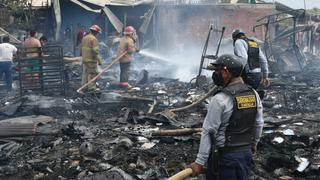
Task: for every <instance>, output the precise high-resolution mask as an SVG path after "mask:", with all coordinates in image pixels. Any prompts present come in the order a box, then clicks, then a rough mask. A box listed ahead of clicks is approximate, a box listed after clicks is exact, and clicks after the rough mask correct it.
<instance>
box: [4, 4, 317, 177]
mask: <svg viewBox="0 0 320 180" xmlns="http://www.w3.org/2000/svg"><path fill="white" fill-rule="evenodd" d="M5 2H11V1H5ZM36 2H38V1H36ZM39 2H40V1H39ZM39 2H38V3H39ZM41 2H42V1H41ZM115 2H117V3H115ZM146 2H147V1H144V0H136V1H124V0H115V1H113V2H111V1H110V5H106V4H103V2H101V1H92V2H91V1H86V0H76V1H65V0H60V1H59V0H54V1H46V3H47V4H46V7H44V6H43V5H42V6H41V8H40V7H38V8H39V9H37V8H35V7H33V6H32V4H30V5H28V6H22V7H19V9H18V10H19V12H15V10H14V9H13V8H12V6H14V4H11V3H10V4H8V5H6V4H5V3H0V14H8V12H10V13H11V14H8V15H6V16H3V17H2V18H0V25H1V26H3V27H5V28H6V29H9V30H10V32H11V33H13V34H10V33H9V32H7V31H5V30H4V29H2V28H0V36H6V35H8V36H10V42H11V43H14V44H15V45H16V46H17V47H18V53H17V55H16V57H15V58H16V59H14V66H13V71H14V72H13V75H14V82H13V91H12V92H10V93H7V92H5V91H2V85H3V84H0V88H1V89H0V179H9V180H10V179H14V180H16V179H34V180H38V179H54V180H56V179H61V180H64V179H83V180H100V179H101V180H105V179H107V180H108V179H116V180H124V179H125V180H131V179H132V180H133V179H141V180H150V179H160V180H162V179H168V178H169V177H172V176H173V175H175V174H176V173H178V172H180V171H182V170H184V169H185V168H186V166H187V165H188V164H190V163H192V162H193V161H194V160H195V159H196V155H197V153H198V150H199V141H200V138H201V132H202V124H203V121H204V118H205V116H206V113H207V108H208V104H209V102H210V98H211V96H212V95H213V94H214V93H215V92H217V91H219V90H221V89H220V87H218V86H215V85H214V84H213V83H212V79H211V75H212V69H210V68H209V66H210V62H212V60H216V59H217V58H218V57H219V56H220V55H222V54H225V53H230V52H233V50H231V49H232V48H233V47H232V43H234V42H233V40H232V39H230V38H229V36H230V35H231V34H230V33H231V30H232V28H233V27H238V26H239V24H236V23H235V24H231V21H234V19H230V17H231V18H232V17H236V18H239V19H245V20H246V21H248V24H246V25H245V26H246V27H245V28H246V29H245V30H246V31H248V34H251V32H249V29H250V30H251V26H252V25H254V24H255V23H257V22H258V25H256V26H254V27H253V29H254V30H253V31H255V28H257V29H258V28H259V27H260V28H262V31H261V32H260V31H259V32H258V30H257V32H254V33H253V34H252V35H254V36H256V35H257V38H260V39H263V36H264V38H265V39H264V40H263V41H260V40H259V45H263V46H264V49H263V50H264V52H265V53H266V55H267V57H268V60H269V62H268V63H269V65H270V68H271V74H270V80H271V85H270V86H269V87H268V88H267V89H266V97H265V98H264V100H263V101H262V104H263V109H264V114H263V116H264V127H263V133H262V138H261V140H260V142H259V144H258V149H257V152H256V154H255V155H254V162H253V163H254V164H253V166H252V169H251V173H250V179H252V180H255V179H257V180H264V179H268V180H269V179H282V180H291V179H319V177H320V169H319V168H320V136H319V134H320V130H319V124H320V119H319V115H320V114H319V111H320V106H319V102H320V91H319V88H320V58H319V54H317V53H318V50H317V47H316V46H315V45H314V42H313V41H314V40H313V39H314V37H313V36H315V35H317V33H318V35H319V33H320V31H319V32H316V31H317V29H319V28H316V27H315V24H311V23H310V24H309V22H307V21H305V18H306V17H308V16H310V17H309V18H310V21H311V18H315V17H318V15H312V14H308V12H306V10H303V9H300V10H289V11H288V10H279V4H278V3H276V4H277V5H275V3H273V4H272V3H269V4H268V3H265V2H262V3H261V4H259V3H257V4H255V3H253V4H247V3H240V5H235V4H228V3H229V1H223V3H222V4H217V3H216V2H215V1H214V3H212V2H213V1H212V2H209V1H184V0H179V1H163V2H161V1H159V2H158V4H156V3H155V4H153V3H152V4H151V3H150V2H152V1H148V2H147V3H146ZM239 2H240V1H239ZM241 2H242V1H241ZM252 2H253V1H252ZM259 2H260V1H259ZM31 3H32V1H31ZM48 3H49V4H50V5H49V4H48ZM140 3H141V4H140ZM149 3H150V4H149ZM224 3H226V4H224ZM230 3H231V1H230ZM101 4H102V5H101ZM9 5H10V6H9ZM29 6H30V7H29ZM277 8H278V9H277ZM280 8H284V7H282V6H280ZM285 8H286V7H285ZM24 9H28V12H27V13H22V12H24ZM276 10H277V11H281V12H280V13H278V12H277V13H276V14H271V13H273V12H275V11H276ZM2 11H3V12H4V13H3V12H2ZM20 11H21V12H20ZM251 13H252V14H254V15H252V17H254V18H253V19H251V17H250V18H249V17H248V14H251ZM270 14H271V15H270ZM265 15H266V16H265ZM7 16H8V17H7ZM258 16H259V18H261V19H260V20H258V21H257V18H258ZM260 16H261V17H260ZM75 17H76V18H75ZM120 17H121V18H120ZM122 17H123V18H124V19H122ZM213 17H214V18H213ZM5 18H7V19H9V18H10V21H12V22H11V24H10V25H9V24H8V23H5V22H4V20H2V19H5ZM78 18H79V19H81V21H80V22H81V23H83V24H81V23H79V24H77V25H76V24H75V23H76V21H79V19H78ZM1 20H2V21H1ZM205 20H208V21H205ZM284 20H288V21H285V22H283V21H284ZM24 21H26V22H24ZM109 21H110V22H109ZM122 21H123V22H122ZM180 21H183V22H180ZM239 21H240V20H239ZM241 21H242V20H241ZM263 21H265V22H263ZM51 22H55V23H51ZM226 22H227V23H226ZM93 23H98V24H99V23H101V24H99V25H101V27H103V28H102V29H103V30H102V31H103V33H102V34H101V35H100V37H99V38H97V39H98V42H99V43H98V44H99V45H98V46H99V48H100V52H99V53H100V54H101V55H102V59H103V62H102V63H101V64H102V66H100V67H98V68H99V69H98V71H99V72H102V71H103V74H101V76H100V75H99V74H98V76H99V79H98V81H97V82H96V85H97V86H98V88H99V89H98V90H97V89H96V91H94V90H93V91H90V90H89V91H87V92H83V91H79V89H81V88H80V84H81V85H83V83H82V82H81V81H82V77H81V76H82V75H83V74H84V72H83V71H84V70H83V57H80V56H81V54H80V47H81V46H80V44H79V43H78V39H77V38H78V35H79V32H80V35H81V36H85V35H84V34H86V33H85V32H84V31H81V30H84V29H85V28H87V27H88V26H91V25H93ZM224 23H225V24H224ZM228 23H229V24H228ZM243 23H244V22H243ZM312 23H313V22H312ZM25 24H28V27H21V26H27V25H25ZM127 24H128V25H129V24H133V25H134V26H135V28H137V31H138V32H136V33H138V34H140V35H141V36H139V37H138V39H135V40H134V41H135V42H137V44H138V46H139V45H141V47H135V48H137V49H136V51H137V52H136V53H132V54H134V55H133V56H135V58H136V59H135V60H134V61H133V63H132V67H131V68H132V69H131V72H130V82H127V85H128V83H130V84H131V85H133V87H130V88H129V86H127V88H124V87H121V85H120V84H121V83H120V84H119V79H120V75H119V74H120V71H121V70H120V67H119V66H120V65H119V64H117V63H114V62H116V60H117V58H118V57H117V56H118V55H117V53H116V51H117V50H116V49H117V48H118V47H117V46H118V45H119V41H120V40H119V39H120V34H121V33H123V32H122V31H123V30H124V28H125V25H127ZM209 24H210V26H209V34H208V36H207V39H206V43H205V46H204V49H203V52H202V56H201V54H200V53H201V49H200V48H201V47H202V46H203V40H205V36H206V34H205V32H207V30H208V25H209ZM230 24H231V25H230ZM140 25H141V26H140ZM29 26H30V27H29ZM33 26H34V27H36V26H37V27H40V28H39V30H40V31H42V32H44V33H45V34H42V35H48V36H49V37H50V38H49V39H50V43H49V45H47V46H44V47H43V48H39V49H38V50H37V51H36V52H37V53H38V54H41V55H39V59H40V60H39V62H40V64H41V70H39V71H35V72H30V71H29V69H28V68H29V67H30V64H28V60H30V57H28V56H27V55H26V54H28V53H30V52H28V50H29V49H28V48H24V47H22V44H21V41H20V40H22V39H23V38H26V37H27V36H28V35H26V33H27V31H29V30H31V29H29V28H33ZM76 26H77V27H76ZM86 26H87V27H86ZM139 26H140V28H138V27H139ZM149 26H150V27H149ZM167 26H170V28H167ZM92 27H93V26H91V27H90V30H89V31H91V30H92V29H91V28H92ZM98 27H99V26H98ZM148 27H149V28H148ZM182 27H183V28H182ZM195 27H196V28H195ZM26 28H28V29H26ZM77 28H78V29H77ZM263 28H265V29H264V30H263ZM98 29H99V28H98ZM76 31H79V32H76ZM100 31H101V29H100ZM81 33H83V34H81ZM91 33H92V32H91ZM224 33H226V34H224ZM25 35H26V36H25ZM74 35H76V37H75V36H74ZM210 35H211V36H210ZM262 35H263V36H262ZM184 36H186V37H188V38H185V37H184ZM227 36H228V37H227ZM51 38H52V39H51ZM82 38H83V37H82ZM255 38H256V37H255ZM106 39H107V41H106ZM181 39H187V40H185V41H183V42H180V41H181ZM200 39H201V41H200ZM212 40H213V41H214V42H211V41H212ZM139 41H141V42H140V43H139ZM257 41H258V39H257ZM80 42H81V41H80ZM200 46H201V47H200ZM212 46H214V47H212ZM215 46H217V47H215ZM220 46H221V48H220ZM199 47H200V48H199ZM138 48H141V49H138ZM207 49H208V51H207ZM219 49H220V53H219ZM138 50H139V53H138ZM313 51H315V52H313ZM222 52H223V53H222ZM124 54H127V52H125V53H124ZM200 57H201V58H200ZM199 59H200V68H199V74H198V76H197V77H193V78H192V79H191V78H189V77H190V76H193V75H196V71H197V68H198V67H195V66H198V64H199V62H198V60H199ZM113 63H114V64H113ZM194 63H195V64H196V65H195V64H194ZM111 65H113V66H111ZM189 66H191V67H189ZM188 68H190V69H192V72H186V71H185V70H186V69H188ZM181 69H182V70H183V71H181V72H180V70H181ZM179 73H181V74H182V75H181V74H180V77H179V78H180V79H179V78H177V76H176V75H177V74H179ZM205 73H207V74H205ZM32 76H35V79H33V77H32ZM30 77H32V78H30ZM30 79H32V80H31V81H33V80H35V82H36V83H34V84H36V85H35V86H36V87H33V85H34V84H33V83H30V81H29V80H30ZM182 79H183V80H182ZM186 79H187V80H186ZM30 84H31V85H30ZM82 87H83V86H82ZM187 179H188V178H187ZM189 179H205V177H204V174H201V175H200V176H199V177H197V178H189Z"/></svg>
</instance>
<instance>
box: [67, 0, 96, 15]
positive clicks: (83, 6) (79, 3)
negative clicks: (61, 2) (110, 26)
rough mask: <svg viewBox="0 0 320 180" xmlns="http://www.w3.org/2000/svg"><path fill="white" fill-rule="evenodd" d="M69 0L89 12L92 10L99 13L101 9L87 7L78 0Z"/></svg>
mask: <svg viewBox="0 0 320 180" xmlns="http://www.w3.org/2000/svg"><path fill="white" fill-rule="evenodd" d="M70 1H71V2H73V3H75V4H77V5H79V6H80V7H82V8H83V9H85V10H87V11H91V12H94V13H100V12H101V10H99V9H92V8H90V7H88V6H87V5H85V4H83V3H81V2H80V1H78V0H70Z"/></svg>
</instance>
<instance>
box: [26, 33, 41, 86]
mask: <svg viewBox="0 0 320 180" xmlns="http://www.w3.org/2000/svg"><path fill="white" fill-rule="evenodd" d="M23 46H24V48H26V49H25V51H26V56H27V57H28V61H26V63H27V64H28V65H29V67H27V70H28V71H29V72H30V74H26V75H25V76H26V77H27V78H28V80H29V81H30V84H33V83H37V82H38V81H39V76H38V75H39V74H38V73H39V71H40V58H41V55H42V52H41V42H40V41H39V39H37V32H36V31H35V30H31V31H30V37H29V38H27V39H26V40H25V41H24V43H23ZM32 72H33V75H32V74H31V73H32Z"/></svg>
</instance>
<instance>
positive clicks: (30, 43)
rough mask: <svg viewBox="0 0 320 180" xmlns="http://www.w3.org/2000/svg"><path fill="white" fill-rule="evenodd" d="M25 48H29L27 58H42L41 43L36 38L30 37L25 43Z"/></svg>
mask: <svg viewBox="0 0 320 180" xmlns="http://www.w3.org/2000/svg"><path fill="white" fill-rule="evenodd" d="M23 46H24V47H25V48H27V50H26V51H27V57H38V56H40V54H41V53H40V50H39V48H40V47H41V43H40V41H39V39H37V38H35V37H30V38H28V39H26V40H25V42H24V43H23Z"/></svg>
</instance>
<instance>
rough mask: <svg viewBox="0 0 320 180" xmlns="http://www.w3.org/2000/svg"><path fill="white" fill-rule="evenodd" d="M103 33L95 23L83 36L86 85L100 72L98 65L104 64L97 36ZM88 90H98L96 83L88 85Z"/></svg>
mask: <svg viewBox="0 0 320 180" xmlns="http://www.w3.org/2000/svg"><path fill="white" fill-rule="evenodd" d="M99 33H101V28H100V27H99V26H98V25H96V24H94V25H92V26H91V27H90V33H89V34H87V35H86V36H85V37H83V39H82V41H81V46H80V47H81V48H80V49H81V54H82V70H83V71H82V82H81V84H82V85H84V84H86V83H87V82H88V81H90V80H91V79H92V78H94V77H95V76H96V75H97V74H98V65H101V64H102V60H101V57H100V55H99V45H98V40H97V38H96V36H97V35H98V34H99ZM86 90H88V91H94V90H97V87H96V83H95V82H93V83H91V84H90V85H88V87H87V89H86Z"/></svg>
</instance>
